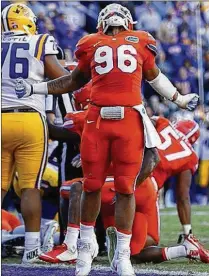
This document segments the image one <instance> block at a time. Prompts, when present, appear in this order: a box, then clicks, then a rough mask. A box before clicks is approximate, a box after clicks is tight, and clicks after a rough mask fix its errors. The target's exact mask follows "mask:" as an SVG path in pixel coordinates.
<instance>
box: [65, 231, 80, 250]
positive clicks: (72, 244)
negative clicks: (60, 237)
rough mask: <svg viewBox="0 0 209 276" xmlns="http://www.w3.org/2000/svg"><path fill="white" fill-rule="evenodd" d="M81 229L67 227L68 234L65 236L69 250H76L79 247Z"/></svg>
mask: <svg viewBox="0 0 209 276" xmlns="http://www.w3.org/2000/svg"><path fill="white" fill-rule="evenodd" d="M79 232H80V229H79V228H75V227H70V226H68V227H67V232H66V235H65V240H64V243H65V244H66V245H67V248H69V249H70V248H76V247H77V241H78V235H79Z"/></svg>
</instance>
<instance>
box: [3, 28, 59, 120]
mask: <svg viewBox="0 0 209 276" xmlns="http://www.w3.org/2000/svg"><path fill="white" fill-rule="evenodd" d="M57 53H58V51H57V47H56V43H55V39H54V38H53V37H52V36H50V35H49V34H40V35H25V34H23V33H21V32H5V33H3V36H2V54H1V57H2V59H1V64H2V108H3V109H4V108H15V107H30V108H33V109H35V110H37V111H38V112H40V113H41V114H43V115H44V114H45V96H44V95H32V96H30V97H28V98H22V99H18V97H17V95H16V93H15V85H16V79H17V78H23V79H25V80H26V81H27V82H28V83H29V84H34V83H38V82H42V81H44V78H45V76H44V57H45V55H56V54H57Z"/></svg>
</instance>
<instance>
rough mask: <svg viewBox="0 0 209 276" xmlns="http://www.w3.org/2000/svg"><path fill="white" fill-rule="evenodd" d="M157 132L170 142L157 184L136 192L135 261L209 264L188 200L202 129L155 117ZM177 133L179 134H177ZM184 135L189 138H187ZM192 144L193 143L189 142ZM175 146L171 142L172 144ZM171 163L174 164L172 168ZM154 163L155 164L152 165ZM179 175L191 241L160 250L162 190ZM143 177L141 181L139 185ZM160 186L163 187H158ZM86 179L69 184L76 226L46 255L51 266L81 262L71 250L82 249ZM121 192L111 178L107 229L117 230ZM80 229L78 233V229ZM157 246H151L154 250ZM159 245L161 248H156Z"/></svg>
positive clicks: (111, 234) (106, 189)
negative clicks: (117, 192)
mask: <svg viewBox="0 0 209 276" xmlns="http://www.w3.org/2000/svg"><path fill="white" fill-rule="evenodd" d="M154 120H155V124H156V125H157V130H158V132H159V134H160V135H161V138H162V140H163V141H164V143H166V145H167V146H166V147H165V144H164V146H162V148H163V149H159V150H158V151H159V155H160V156H161V162H160V163H159V164H158V166H157V167H156V169H155V170H154V173H153V174H155V175H158V177H157V176H156V180H155V179H154V178H153V177H152V179H150V178H147V179H146V180H145V181H144V182H143V183H142V184H141V185H139V188H137V189H136V190H135V199H136V213H135V218H134V223H133V227H132V238H131V255H132V258H133V259H134V260H135V261H136V262H138V263H140V262H155V263H158V262H163V261H166V260H170V259H175V258H179V257H187V258H190V259H197V260H201V261H202V262H205V263H208V262H209V251H208V250H206V249H204V247H203V246H202V245H201V244H200V243H199V242H198V241H197V239H195V238H194V236H193V235H191V233H190V232H189V231H188V229H187V228H188V226H189V224H190V228H191V218H190V204H189V201H188V197H189V189H188V187H189V186H190V183H191V177H188V176H189V175H190V176H191V175H192V173H194V171H195V170H196V168H197V164H198V159H197V156H196V154H195V153H194V151H193V150H192V148H191V144H193V143H194V142H195V141H196V140H197V139H198V137H199V126H198V125H197V124H196V123H195V122H194V121H191V120H185V121H179V122H177V124H176V126H175V128H173V126H172V125H171V124H170V122H169V121H168V120H167V119H165V118H161V117H159V118H155V119H154ZM176 130H177V131H178V132H176ZM182 134H183V135H184V136H183V137H182ZM185 139H188V142H189V143H188V142H187V140H185ZM168 142H169V143H168ZM150 160H151V159H150V156H148V158H147V156H146V155H145V158H144V160H143V163H146V164H148V162H149V163H150ZM165 160H170V162H171V163H170V164H167V162H168V161H167V162H165ZM152 161H153V160H152ZM147 167H149V166H148V165H147V166H146V171H147V170H150V171H151V170H152V168H150V167H149V168H148V169H147ZM176 174H178V181H177V183H176V186H177V207H178V210H180V212H179V218H180V221H181V223H182V225H183V229H184V230H185V231H187V232H185V240H184V242H183V245H178V246H173V247H166V248H160V247H157V245H158V242H159V234H160V233H159V217H158V216H159V214H158V207H157V204H156V203H157V190H158V188H159V187H161V186H162V184H160V183H162V181H165V180H166V179H167V178H168V177H169V176H171V175H176ZM138 181H139V178H138V179H137V184H138ZM156 181H157V183H158V185H157V183H156ZM82 183H83V179H82V178H80V179H73V180H71V181H67V182H65V183H63V185H62V187H61V190H60V194H61V197H63V198H65V199H69V211H68V216H69V218H68V222H69V224H70V225H72V224H74V225H75V227H74V229H73V231H72V228H70V227H68V229H67V233H66V236H65V241H64V243H63V244H62V245H61V246H57V247H55V248H54V249H53V250H52V251H51V252H48V253H46V254H42V255H41V257H40V259H41V260H43V261H46V262H50V263H60V262H66V261H67V262H72V261H73V260H75V259H76V254H74V255H72V253H71V251H70V250H68V248H72V246H74V247H75V246H76V242H77V238H78V234H79V219H80V216H79V204H78V201H79V200H80V195H81V190H82ZM114 203H115V189H114V179H113V178H112V177H108V178H107V179H106V181H105V185H104V186H103V188H102V208H101V212H102V219H103V222H104V226H105V228H106V229H107V228H108V227H109V226H113V225H115V222H114V208H115V205H114ZM76 228H77V229H76ZM107 235H108V238H109V241H110V242H109V243H108V244H109V250H108V252H109V259H110V260H112V258H113V255H114V254H113V252H114V249H115V248H114V246H115V244H116V231H115V228H112V227H111V228H108V230H107ZM150 246H151V247H150ZM153 246H155V247H153Z"/></svg>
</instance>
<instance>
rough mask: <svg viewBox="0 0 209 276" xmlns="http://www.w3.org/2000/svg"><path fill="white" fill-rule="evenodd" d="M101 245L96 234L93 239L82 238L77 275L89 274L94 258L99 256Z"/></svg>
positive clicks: (79, 247) (84, 275)
mask: <svg viewBox="0 0 209 276" xmlns="http://www.w3.org/2000/svg"><path fill="white" fill-rule="evenodd" d="M98 252H99V246H98V244H97V240H96V236H95V237H94V238H93V239H92V240H89V239H80V241H79V246H78V258H77V262H76V271H75V275H76V276H86V275H89V272H90V271H91V264H92V261H93V259H94V258H96V257H97V255H98Z"/></svg>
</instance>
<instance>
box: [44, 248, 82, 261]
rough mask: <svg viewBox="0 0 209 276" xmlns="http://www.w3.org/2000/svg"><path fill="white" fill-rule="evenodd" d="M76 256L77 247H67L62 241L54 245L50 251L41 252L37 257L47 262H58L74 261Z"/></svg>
mask: <svg viewBox="0 0 209 276" xmlns="http://www.w3.org/2000/svg"><path fill="white" fill-rule="evenodd" d="M77 257H78V251H77V248H67V245H66V244H65V243H63V244H62V245H58V246H55V247H54V248H53V250H52V251H50V252H48V253H43V254H41V255H40V256H39V259H40V260H42V261H44V262H47V263H54V264H58V263H62V262H69V263H74V262H75V260H76V259H77Z"/></svg>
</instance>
